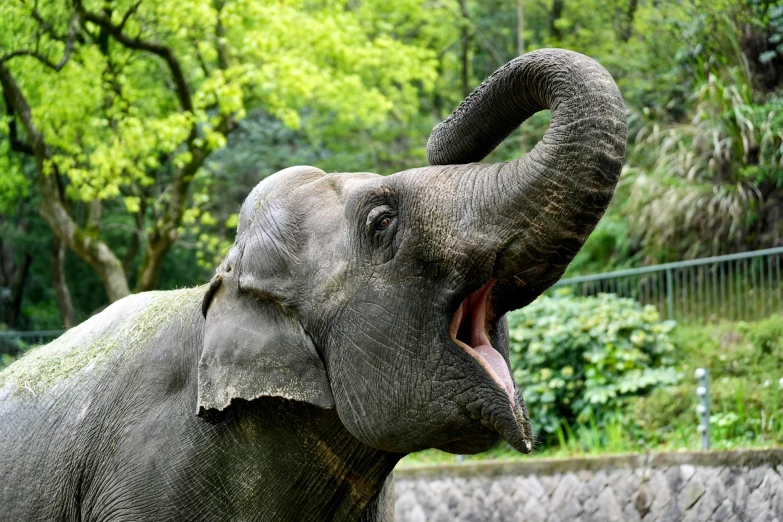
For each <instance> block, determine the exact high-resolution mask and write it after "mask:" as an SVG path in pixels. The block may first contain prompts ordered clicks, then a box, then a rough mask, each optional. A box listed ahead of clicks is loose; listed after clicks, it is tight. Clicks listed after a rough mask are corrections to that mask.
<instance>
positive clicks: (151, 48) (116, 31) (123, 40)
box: [74, 0, 193, 112]
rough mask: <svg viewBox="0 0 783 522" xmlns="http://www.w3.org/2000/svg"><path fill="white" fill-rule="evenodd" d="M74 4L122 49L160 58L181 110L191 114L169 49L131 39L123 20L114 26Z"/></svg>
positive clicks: (190, 104)
mask: <svg viewBox="0 0 783 522" xmlns="http://www.w3.org/2000/svg"><path fill="white" fill-rule="evenodd" d="M74 3H75V6H76V9H77V12H78V13H79V14H80V15H81V16H83V17H84V19H85V20H87V21H88V22H92V23H94V24H95V25H97V26H99V27H101V28H103V29H104V30H106V31H107V32H108V33H109V34H110V35H111V36H112V38H114V39H115V40H116V41H117V42H119V43H120V44H121V45H123V46H124V47H127V48H128V49H135V50H139V51H147V52H149V53H152V54H154V55H156V56H159V57H160V58H162V59H163V61H165V62H166V65H167V66H168V68H169V71H170V72H171V77H172V79H173V80H174V85H175V89H176V91H177V98H178V99H179V103H180V105H181V106H182V109H183V110H185V111H188V112H193V100H192V99H191V96H190V87H188V84H187V81H186V80H185V74H184V73H183V72H182V67H181V66H180V64H179V61H178V60H177V58H176V57H175V56H174V52H173V51H172V50H171V48H169V47H167V46H165V45H163V44H159V43H154V42H148V41H146V40H142V39H141V38H139V37H135V38H132V37H130V36H128V35H126V34H125V33H123V32H122V31H123V28H124V27H123V26H124V23H125V21H127V20H124V21H123V23H122V24H121V25H114V24H113V23H112V22H111V20H110V19H109V18H108V17H106V16H104V15H101V14H98V13H91V12H89V11H87V10H86V9H85V8H84V6H83V5H82V2H81V0H74ZM132 11H135V9H133V8H131V10H130V11H129V13H130V14H132ZM129 13H126V16H129Z"/></svg>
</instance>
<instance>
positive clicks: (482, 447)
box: [0, 49, 627, 522]
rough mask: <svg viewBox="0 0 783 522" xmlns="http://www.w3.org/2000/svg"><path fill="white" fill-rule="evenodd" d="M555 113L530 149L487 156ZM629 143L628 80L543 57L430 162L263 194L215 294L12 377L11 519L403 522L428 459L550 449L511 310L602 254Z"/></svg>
mask: <svg viewBox="0 0 783 522" xmlns="http://www.w3.org/2000/svg"><path fill="white" fill-rule="evenodd" d="M544 109H551V123H550V126H549V128H548V130H547V131H546V133H545V134H544V136H543V137H542V139H541V141H540V142H539V143H538V144H537V145H536V146H535V147H534V148H533V149H532V150H531V151H530V152H529V153H528V154H526V155H525V156H523V157H522V158H520V159H518V160H515V161H511V162H507V163H496V164H488V163H479V162H480V161H481V160H482V159H483V158H484V157H486V155H487V154H489V153H490V152H491V151H492V150H493V149H494V148H495V147H496V146H497V145H498V144H499V143H500V142H501V141H502V140H503V139H504V138H505V137H507V136H508V135H509V133H511V132H512V131H513V130H514V129H516V128H517V127H518V126H519V125H520V124H521V123H522V122H523V121H525V120H526V119H527V118H529V117H530V116H531V115H532V114H534V113H536V112H537V111H540V110H544ZM626 133H627V130H626V117H625V108H624V104H623V99H622V97H621V95H620V92H619V90H618V88H617V86H616V85H615V83H614V81H613V79H612V77H611V76H610V74H609V73H608V72H607V71H606V70H605V69H604V68H603V67H601V66H600V65H599V64H598V63H597V62H595V61H594V60H592V59H590V58H588V57H586V56H583V55H581V54H578V53H575V52H571V51H566V50H560V49H543V50H538V51H534V52H531V53H528V54H525V55H522V56H520V57H518V58H516V59H514V60H512V61H511V62H509V63H507V64H506V65H505V66H503V67H502V68H500V69H498V70H497V71H496V72H495V73H494V74H493V75H492V76H490V77H489V78H488V79H487V80H486V81H484V82H483V83H482V84H481V85H480V86H479V87H478V88H477V89H476V90H475V91H474V92H473V93H472V94H470V95H469V96H468V97H467V98H466V99H465V100H464V101H463V102H462V103H461V104H460V106H459V107H458V108H457V109H456V110H455V111H454V112H453V113H452V114H451V115H450V116H449V117H448V118H447V119H446V120H444V121H443V122H442V123H440V124H438V125H437V126H436V127H435V128H434V129H433V131H432V134H431V136H430V138H429V141H428V144H427V157H428V160H429V162H430V165H429V166H426V167H422V168H416V169H412V170H406V171H402V172H398V173H396V174H393V175H389V176H380V175H376V174H371V173H352V174H345V173H336V174H326V173H325V172H324V171H322V170H320V169H318V168H315V167H308V166H300V167H292V168H288V169H285V170H282V171H280V172H278V173H276V174H274V175H272V176H270V177H267V178H265V179H263V180H261V181H260V183H259V184H258V185H257V186H256V187H255V188H254V189H253V190H252V192H251V193H250V195H249V196H248V197H247V199H246V200H245V202H244V203H243V204H242V207H241V209H240V215H239V224H238V228H237V234H236V240H235V242H234V244H233V246H232V247H231V248H230V250H229V251H228V253H227V255H226V257H225V259H224V260H223V261H222V262H221V264H220V265H219V266H218V267H217V269H216V272H215V275H214V277H213V278H212V280H211V281H210V282H209V283H208V284H206V285H204V286H201V287H197V288H190V289H181V290H174V291H156V292H146V293H141V294H136V295H131V296H129V297H126V298H124V299H122V300H119V301H118V302H115V303H113V304H111V305H110V306H109V307H108V308H106V309H105V310H104V311H103V312H101V313H100V314H98V315H96V316H94V317H92V318H90V319H89V320H87V321H86V322H84V323H83V324H81V325H80V326H78V327H76V328H73V329H71V330H69V331H67V332H66V333H65V334H64V335H62V336H61V337H60V338H58V339H57V340H55V341H53V342H52V343H50V344H48V345H46V346H43V347H39V348H37V349H35V350H32V351H31V352H30V353H29V354H27V355H25V356H24V357H22V358H21V359H20V360H18V361H17V362H15V363H14V364H12V365H10V366H9V367H8V368H6V369H5V370H4V371H3V372H2V373H0V520H3V521H11V520H14V521H17V520H25V521H39V520H90V521H93V520H94V521H125V520H133V521H139V520H156V521H174V520H188V521H194V520H237V521H245V520H262V521H273V520H274V521H276V520H291V521H304V520H307V521H317V520H361V521H365V522H369V521H383V520H391V519H392V517H393V483H392V478H391V477H392V472H393V468H394V467H395V465H396V464H397V463H398V461H399V460H400V459H401V458H402V457H403V456H405V455H406V454H408V453H411V452H416V451H419V450H423V449H426V448H437V449H440V450H443V451H446V452H451V453H456V454H475V453H478V452H482V451H486V450H487V449H489V448H491V447H493V446H495V445H496V444H498V443H499V442H500V441H502V440H505V441H506V442H507V443H508V444H510V445H511V446H512V447H513V448H515V449H517V450H519V451H520V452H523V453H529V452H530V451H531V450H532V448H533V444H534V434H533V431H532V428H531V424H530V420H529V416H528V412H527V409H526V406H525V402H524V399H523V395H522V393H521V390H520V389H519V388H518V386H517V385H516V384H515V383H514V381H513V378H512V376H511V372H510V367H509V331H508V326H507V322H506V319H505V314H506V312H508V311H510V310H514V309H517V308H521V307H524V306H525V305H527V304H529V303H530V302H532V301H533V300H534V299H535V298H536V297H537V296H539V295H540V294H541V293H542V292H544V291H545V290H546V289H547V288H549V287H550V286H551V285H552V284H554V283H555V282H556V281H557V280H558V279H559V278H560V277H561V276H562V274H563V273H564V271H565V269H566V267H567V266H568V264H569V262H570V261H571V260H572V259H573V257H574V256H575V255H576V253H577V252H578V251H579V250H580V248H581V247H582V245H583V243H584V242H585V240H586V239H587V237H588V235H589V234H590V232H591V231H592V230H593V228H594V227H595V225H596V223H597V222H598V220H599V219H600V218H601V216H602V214H603V213H604V211H605V209H606V207H607V205H608V204H609V202H610V200H611V198H612V196H613V194H614V189H615V186H616V183H617V181H618V178H619V174H620V171H621V167H622V164H623V161H624V156H625V146H626Z"/></svg>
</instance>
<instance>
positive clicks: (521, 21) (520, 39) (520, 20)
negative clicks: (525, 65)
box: [517, 0, 525, 56]
mask: <svg viewBox="0 0 783 522" xmlns="http://www.w3.org/2000/svg"><path fill="white" fill-rule="evenodd" d="M522 2H523V0H517V56H522V55H523V54H525V10H524V6H523V5H522Z"/></svg>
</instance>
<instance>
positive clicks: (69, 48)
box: [0, 13, 80, 72]
mask: <svg viewBox="0 0 783 522" xmlns="http://www.w3.org/2000/svg"><path fill="white" fill-rule="evenodd" d="M79 24H80V18H79V14H78V13H77V14H76V15H75V16H74V17H73V19H72V20H71V24H70V26H69V28H68V36H67V37H66V38H65V52H64V53H63V57H62V58H61V59H60V61H59V62H57V63H54V62H52V61H51V60H50V59H49V58H48V57H46V56H44V55H43V54H41V53H40V52H38V50H37V49H36V50H32V51H31V50H29V49H20V50H18V51H12V52H10V53H8V54H6V55H5V56H3V57H0V63H4V62H7V61H8V60H10V59H12V58H16V57H18V56H31V57H33V58H35V59H36V60H38V61H39V62H41V63H42V64H43V65H45V66H46V67H49V68H50V69H53V70H54V71H55V72H60V70H62V68H63V67H65V64H66V63H68V60H69V59H70V57H71V53H72V52H73V45H74V43H75V41H76V35H77V31H78V29H79ZM36 47H38V46H37V44H36Z"/></svg>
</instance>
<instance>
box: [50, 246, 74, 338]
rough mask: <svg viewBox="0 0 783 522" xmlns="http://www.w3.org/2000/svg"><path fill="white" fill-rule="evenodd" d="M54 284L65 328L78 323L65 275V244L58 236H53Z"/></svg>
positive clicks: (55, 295)
mask: <svg viewBox="0 0 783 522" xmlns="http://www.w3.org/2000/svg"><path fill="white" fill-rule="evenodd" d="M51 262H52V286H53V287H54V297H55V300H56V301H57V308H59V309H60V319H61V320H62V324H63V328H64V329H65V330H67V329H69V328H73V326H74V325H75V324H76V314H75V313H74V311H73V303H72V302H71V292H70V291H69V290H68V280H67V279H66V277H65V244H64V243H63V242H62V241H60V239H59V238H57V236H55V237H53V238H52V246H51Z"/></svg>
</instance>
